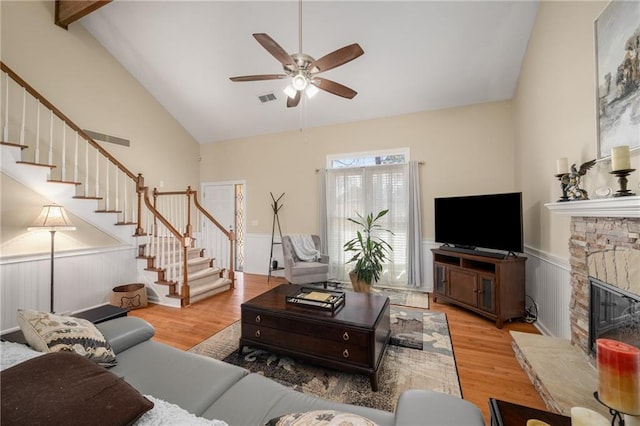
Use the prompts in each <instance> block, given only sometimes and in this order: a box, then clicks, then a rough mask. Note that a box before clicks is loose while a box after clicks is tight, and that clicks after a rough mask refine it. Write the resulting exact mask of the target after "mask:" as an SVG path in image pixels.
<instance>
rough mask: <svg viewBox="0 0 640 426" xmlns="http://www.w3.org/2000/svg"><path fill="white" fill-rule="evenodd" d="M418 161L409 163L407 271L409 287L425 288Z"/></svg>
mask: <svg viewBox="0 0 640 426" xmlns="http://www.w3.org/2000/svg"><path fill="white" fill-rule="evenodd" d="M418 169H419V165H418V162H416V161H411V162H410V163H409V197H408V199H409V211H408V217H409V223H408V231H409V232H408V234H407V238H408V239H409V241H408V243H407V273H408V277H409V279H408V283H407V284H408V285H409V287H417V288H422V289H423V290H428V289H426V288H423V287H424V286H425V283H426V281H425V279H424V278H425V276H424V266H423V263H424V262H423V259H424V253H423V251H424V250H423V249H422V210H421V208H420V174H419V170H418Z"/></svg>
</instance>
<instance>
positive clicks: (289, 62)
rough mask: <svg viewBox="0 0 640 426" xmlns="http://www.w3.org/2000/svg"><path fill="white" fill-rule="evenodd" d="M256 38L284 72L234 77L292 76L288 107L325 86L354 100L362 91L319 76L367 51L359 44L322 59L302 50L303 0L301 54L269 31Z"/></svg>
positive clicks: (264, 77)
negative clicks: (293, 51) (287, 48)
mask: <svg viewBox="0 0 640 426" xmlns="http://www.w3.org/2000/svg"><path fill="white" fill-rule="evenodd" d="M253 37H254V38H255V39H256V40H257V41H258V43H260V45H261V46H262V47H264V48H265V49H266V50H267V52H269V53H270V54H271V55H272V56H273V57H274V58H276V59H277V60H278V61H279V62H280V63H281V64H282V68H283V70H284V74H259V75H245V76H238V77H230V80H231V81H235V82H240V81H259V80H277V79H283V78H291V84H289V85H288V86H287V87H286V88H285V93H286V94H287V107H295V106H298V104H299V103H300V98H301V97H302V92H303V91H304V92H305V93H306V94H307V96H308V97H312V96H313V95H315V93H317V92H318V89H322V90H324V91H325V92H329V93H332V94H334V95H337V96H341V97H343V98H347V99H352V98H353V97H354V96H356V95H357V94H358V92H356V91H355V90H353V89H351V88H349V87H347V86H344V85H342V84H340V83H336V82H335V81H332V80H328V79H326V78H321V77H318V74H320V73H321V72H324V71H328V70H331V69H333V68H336V67H339V66H340V65H344V64H346V63H347V62H350V61H352V60H354V59H356V58H357V57H359V56H361V55H362V54H364V50H362V48H361V47H360V45H359V44H358V43H353V44H350V45H348V46H345V47H342V48H340V49H338V50H335V51H333V52H331V53H329V54H327V55H325V56H323V57H321V58H320V59H317V60H316V59H314V58H313V57H311V56H310V55H307V54H306V53H303V52H302V0H300V1H299V9H298V40H299V46H298V53H293V54H289V53H287V51H285V50H284V49H283V48H282V47H281V46H280V45H279V44H278V43H276V41H275V40H273V39H272V38H271V37H270V36H269V35H268V34H265V33H256V34H253Z"/></svg>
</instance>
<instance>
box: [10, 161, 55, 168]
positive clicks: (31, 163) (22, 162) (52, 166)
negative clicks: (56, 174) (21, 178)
mask: <svg viewBox="0 0 640 426" xmlns="http://www.w3.org/2000/svg"><path fill="white" fill-rule="evenodd" d="M16 163H17V164H25V165H27V166H37V167H49V168H50V169H55V168H56V167H57V166H56V165H55V164H44V163H34V162H32V161H16Z"/></svg>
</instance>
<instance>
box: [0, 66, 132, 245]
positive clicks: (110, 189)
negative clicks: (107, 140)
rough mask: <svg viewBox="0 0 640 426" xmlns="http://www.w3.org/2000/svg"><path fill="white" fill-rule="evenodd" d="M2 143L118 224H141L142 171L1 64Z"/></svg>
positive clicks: (0, 106) (0, 105)
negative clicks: (72, 188) (95, 204)
mask: <svg viewBox="0 0 640 426" xmlns="http://www.w3.org/2000/svg"><path fill="white" fill-rule="evenodd" d="M0 69H1V70H2V74H1V75H0V88H1V90H0V93H2V99H0V120H2V142H3V143H6V144H9V145H17V146H19V147H20V148H22V157H21V158H22V161H20V163H24V164H31V165H34V166H41V167H48V168H49V177H48V180H49V181H51V182H59V183H66V184H71V185H75V187H76V197H75V198H86V199H95V200H99V202H100V203H101V207H100V208H99V209H98V210H97V212H111V213H117V214H118V221H117V223H118V224H135V225H136V229H135V233H134V235H141V234H142V232H143V229H142V225H141V222H140V218H141V215H140V210H141V207H142V198H141V195H142V194H141V193H140V192H139V191H138V188H140V187H142V186H144V183H143V182H141V180H142V175H135V174H134V173H132V172H131V171H129V170H128V169H127V168H126V167H125V166H124V165H123V164H122V163H120V162H119V161H118V160H117V159H116V158H115V157H113V156H112V155H111V154H110V153H109V152H107V151H106V150H105V149H104V148H102V147H101V146H100V145H99V144H98V143H97V142H96V141H95V140H93V139H92V138H91V137H90V136H89V135H87V134H86V132H84V131H83V130H82V129H81V128H80V127H78V126H77V125H76V124H75V123H74V122H73V121H71V120H70V119H69V118H68V117H67V116H65V115H64V114H63V113H62V112H61V111H60V110H59V109H58V108H56V107H55V106H54V105H53V104H52V103H51V102H49V101H48V100H47V99H46V98H45V97H44V96H42V95H41V94H40V93H39V92H38V91H37V90H35V89H34V88H33V87H31V86H30V85H29V84H28V83H27V82H25V81H24V80H23V79H22V78H20V76H18V75H17V74H16V73H15V72H14V71H13V70H11V68H9V67H8V66H7V65H6V64H5V63H4V62H0Z"/></svg>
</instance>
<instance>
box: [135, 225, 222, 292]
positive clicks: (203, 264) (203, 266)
mask: <svg viewBox="0 0 640 426" xmlns="http://www.w3.org/2000/svg"><path fill="white" fill-rule="evenodd" d="M158 239H159V238H158V237H155V238H153V239H152V240H151V242H150V243H149V244H143V245H141V246H140V247H139V248H138V253H139V254H138V259H140V260H142V261H143V263H142V270H140V268H139V271H138V274H139V275H140V274H147V275H148V278H149V280H150V281H153V283H154V284H155V285H156V286H161V287H162V286H166V288H167V291H168V293H167V294H166V297H168V298H171V299H177V300H180V301H182V300H183V298H184V297H183V295H181V294H180V293H179V292H178V288H180V287H181V286H180V284H181V283H180V281H179V279H178V280H174V279H171V278H170V277H169V275H170V274H168V273H167V271H173V270H179V269H180V268H181V262H179V261H176V259H178V258H179V257H180V255H181V250H182V247H181V245H180V242H179V241H170V242H165V241H162V242H158ZM159 247H164V249H163V250H162V254H152V253H159V252H160V250H159V249H158V248H159ZM186 251H187V281H188V283H189V286H188V288H189V301H190V303H194V302H197V301H199V300H202V299H205V298H207V297H211V296H213V295H215V294H218V293H220V292H223V291H226V290H229V289H231V288H232V285H233V282H232V280H231V279H230V278H229V274H228V273H227V271H226V270H225V269H224V268H219V267H217V266H215V258H211V257H206V256H205V253H204V250H203V249H201V248H198V247H190V248H187V250H186ZM158 260H164V262H160V263H163V264H164V265H165V266H164V267H161V268H159V267H157V266H156V262H157V261H158Z"/></svg>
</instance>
